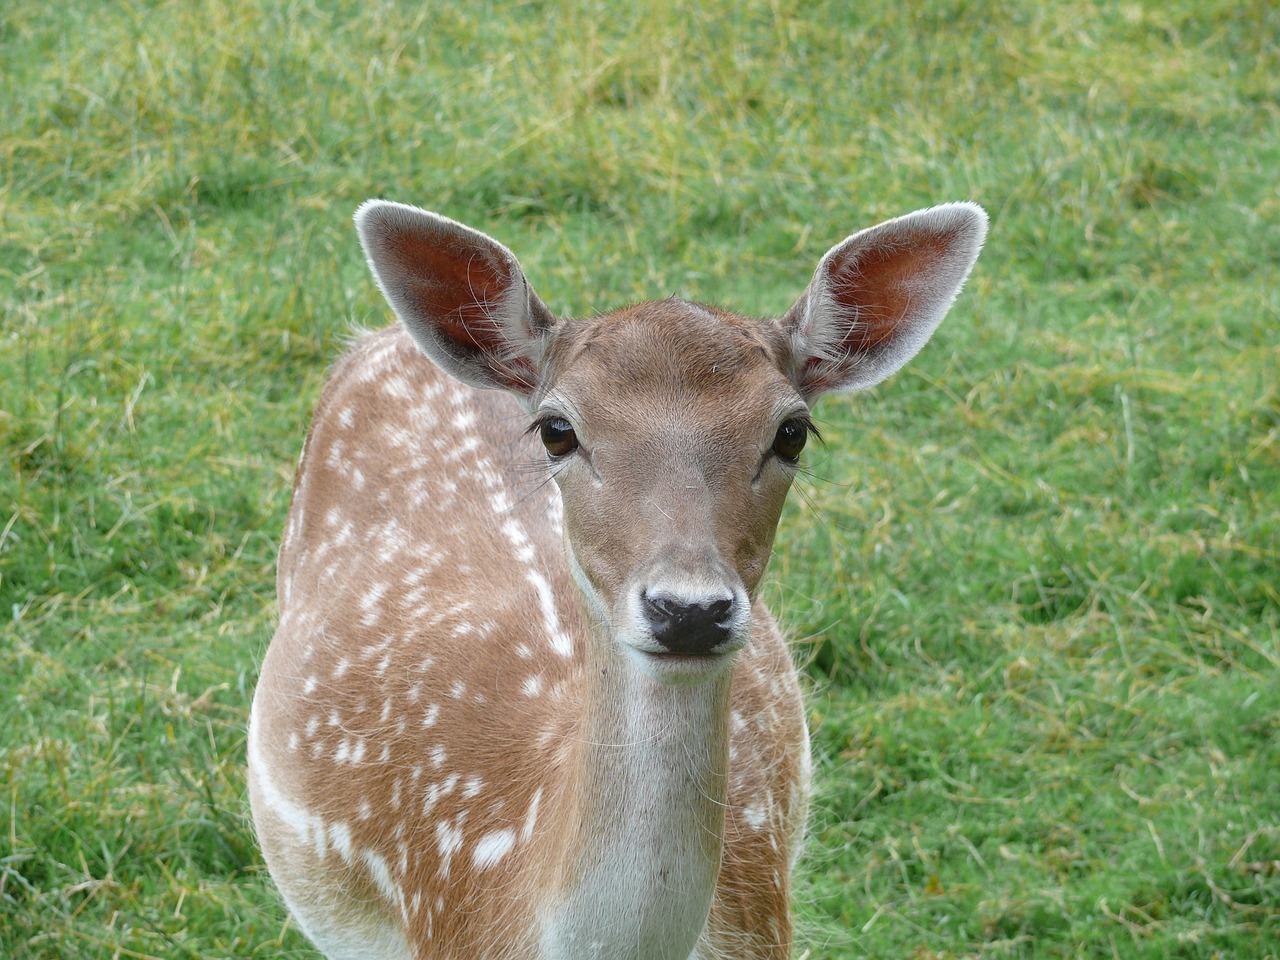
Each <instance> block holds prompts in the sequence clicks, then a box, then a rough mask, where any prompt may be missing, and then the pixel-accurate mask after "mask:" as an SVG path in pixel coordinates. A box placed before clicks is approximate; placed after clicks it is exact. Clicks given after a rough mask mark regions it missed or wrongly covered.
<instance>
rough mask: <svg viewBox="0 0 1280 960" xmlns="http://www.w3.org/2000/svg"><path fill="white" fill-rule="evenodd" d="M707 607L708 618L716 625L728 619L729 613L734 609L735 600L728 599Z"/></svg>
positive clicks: (714, 602)
mask: <svg viewBox="0 0 1280 960" xmlns="http://www.w3.org/2000/svg"><path fill="white" fill-rule="evenodd" d="M705 606H706V608H707V614H708V616H710V617H711V619H712V620H714V621H715V622H716V623H720V622H721V621H723V620H725V619H727V618H728V616H729V611H730V610H732V609H733V599H732V598H727V599H724V600H714V601H712V602H711V603H708V604H706V605H705Z"/></svg>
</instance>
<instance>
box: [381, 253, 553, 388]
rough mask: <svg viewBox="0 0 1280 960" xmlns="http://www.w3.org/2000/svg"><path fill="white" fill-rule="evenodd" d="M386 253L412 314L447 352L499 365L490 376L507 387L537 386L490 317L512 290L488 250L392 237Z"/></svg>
mask: <svg viewBox="0 0 1280 960" xmlns="http://www.w3.org/2000/svg"><path fill="white" fill-rule="evenodd" d="M386 252H387V255H388V257H389V258H392V259H394V260H395V261H396V263H397V265H398V266H399V267H400V268H401V270H402V274H401V276H402V277H403V278H405V279H406V282H405V294H406V296H407V298H408V299H409V300H410V304H411V307H412V309H413V311H414V313H415V314H416V315H417V316H420V317H427V318H430V320H431V321H432V326H433V327H434V330H435V332H436V333H437V335H438V336H439V337H440V339H441V340H443V341H445V343H446V344H447V345H448V348H449V349H451V350H453V351H454V352H455V353H457V354H460V355H464V356H466V355H472V356H474V355H476V354H480V355H483V356H484V357H487V358H489V359H490V360H492V361H498V362H500V363H501V366H502V368H503V369H502V370H501V371H499V370H494V371H493V372H494V373H502V374H505V375H506V376H507V377H509V379H510V382H509V383H507V384H506V385H507V386H509V387H513V388H515V387H527V386H529V385H530V384H532V383H533V382H534V381H535V380H536V377H535V376H534V371H533V364H532V363H531V362H530V361H529V359H528V358H526V357H521V356H512V355H511V348H510V343H509V341H508V339H507V337H508V331H507V330H505V329H504V328H503V326H502V321H501V320H500V319H499V318H497V317H495V316H494V315H493V313H492V311H493V310H495V309H498V308H499V307H500V306H501V301H502V299H503V298H504V296H505V295H506V294H507V293H508V291H509V289H510V287H511V283H512V280H511V272H510V269H509V268H508V267H506V266H505V265H504V264H502V263H501V262H499V261H497V260H495V258H494V257H493V255H492V254H491V253H490V252H489V251H487V250H480V249H477V248H476V247H475V246H474V245H473V244H470V243H467V242H466V241H460V240H459V239H457V238H454V237H449V236H441V235H439V234H437V235H435V236H424V235H422V234H420V233H417V232H414V231H405V232H402V233H396V234H394V235H392V236H390V237H388V238H387V251H386ZM495 365H496V364H495Z"/></svg>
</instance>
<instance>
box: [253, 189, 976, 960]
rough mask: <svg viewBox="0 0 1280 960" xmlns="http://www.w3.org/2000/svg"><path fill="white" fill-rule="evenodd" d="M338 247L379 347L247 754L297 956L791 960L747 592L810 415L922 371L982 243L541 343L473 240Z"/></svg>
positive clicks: (778, 678) (545, 324)
mask: <svg viewBox="0 0 1280 960" xmlns="http://www.w3.org/2000/svg"><path fill="white" fill-rule="evenodd" d="M355 223H356V228H357V232H358V235H359V239H360V242H361V245H362V247H363V251H364V254H365V256H366V257H367V260H368V263H369V266H370V268H371V270H372V272H373V275H374V277H375V278H376V281H377V284H378V286H379V287H380V289H381V292H382V294H383V295H384V296H385V298H386V300H387V302H388V303H389V304H390V306H391V308H392V310H393V311H394V313H395V315H396V317H397V318H398V322H396V323H393V324H392V325H391V326H388V327H386V328H383V329H381V330H379V331H377V332H367V333H364V334H362V335H361V336H360V337H359V339H358V340H357V341H356V343H355V345H354V346H353V347H352V348H351V349H350V351H349V352H348V353H347V354H346V356H345V357H344V358H343V359H342V360H341V361H339V362H338V363H337V365H336V366H335V368H334V370H333V371H332V373H331V375H330V378H329V380H328V383H327V386H326V387H325V388H324V390H323V393H322V395H321V397H320V400H319V403H318V406H317V409H316V412H315V415H314V418H313V421H312V424H311V427H310V430H309V432H308V434H307V438H306V440H305V443H304V446H303V451H302V456H301V459H300V462H299V465H298V469H297V473H296V478H295V481H294V487H293V495H292V502H291V505H290V508H289V512H288V517H287V520H286V525H285V530H284V535H283V538H282V541H281V546H280V552H279V562H278V573H277V589H278V601H279V621H278V628H277V630H276V632H275V635H274V637H273V639H272V640H271V642H270V644H269V646H268V649H267V651H266V654H265V657H264V660H263V663H262V666H261V672H260V676H259V679H258V682H257V687H256V690H255V693H254V696H253V701H252V707H251V711H250V721H249V730H248V736H247V760H248V788H249V801H250V806H251V811H252V817H253V821H254V826H255V829H256V832H257V836H258V838H259V843H260V846H261V849H262V852H263V855H264V858H265V861H266V864H267V867H268V870H269V872H270V875H271V877H272V879H273V880H274V883H275V885H276V886H277V888H278V889H279V891H280V893H281V895H282V897H283V899H284V901H285V903H286V905H287V907H288V909H289V911H290V913H291V914H292V917H293V918H294V919H295V921H296V923H297V924H298V926H299V927H300V928H301V930H302V932H303V933H304V934H305V935H306V936H307V937H308V938H309V939H310V940H311V941H312V942H313V943H314V944H315V945H316V947H317V948H318V949H319V950H320V951H321V952H322V953H323V954H324V955H325V956H326V957H328V958H331V960H388V958H396V960H407V958H414V960H451V958H459V960H462V958H466V960H483V958H489V960H587V958H593V960H783V958H787V957H789V956H790V955H791V950H792V945H793V921H792V916H791V910H790V889H791V884H792V879H791V878H792V871H793V868H794V867H795V865H796V860H797V857H798V855H799V852H800V848H801V842H802V838H803V834H804V829H805V819H806V814H807V809H808V804H809V795H810V781H811V777H812V774H811V762H810V756H809V749H810V748H809V733H808V729H807V726H806V717H805V709H804V704H803V700H802V695H801V683H800V680H799V677H798V674H797V670H796V667H795V666H794V664H793V658H792V655H791V652H790V649H789V647H788V644H787V642H786V641H785V640H784V638H783V634H782V632H781V631H780V629H779V627H778V625H777V624H776V623H775V621H774V619H773V618H772V616H771V615H770V613H769V611H768V609H767V608H766V607H765V605H764V603H763V602H762V601H761V599H760V586H761V581H762V577H763V576H764V574H765V570H766V567H767V565H768V563H769V559H770V554H771V551H772V547H773V541H774V537H775V532H776V530H777V526H778V522H779V517H780V514H781V511H782V507H783V502H784V499H785V498H786V495H787V492H788V490H789V488H790V487H791V485H792V482H793V481H794V480H795V478H796V476H797V472H798V471H799V470H800V464H801V455H802V451H803V450H804V448H805V445H806V441H807V440H808V439H809V438H810V437H811V436H813V435H814V434H815V433H816V432H817V431H816V430H815V426H814V420H813V414H812V413H811V411H812V408H813V404H814V402H815V401H816V400H817V399H818V398H819V397H820V396H822V395H823V394H826V393H828V392H833V391H858V390H864V389H866V388H869V387H871V386H873V385H875V384H878V383H880V382H881V381H883V380H885V379H886V378H887V377H889V376H890V375H891V374H893V373H894V372H895V371H897V370H898V369H899V368H900V367H902V366H903V365H904V364H905V363H906V362H907V361H908V360H910V359H911V358H912V357H913V356H914V355H915V354H916V353H917V352H918V351H919V350H920V348H921V347H922V346H923V345H924V344H925V342H926V341H927V340H928V339H929V338H930V336H931V335H932V333H933V332H934V330H935V329H936V328H937V326H938V325H939V324H940V323H941V321H942V319H943V317H944V315H945V314H946V313H947V311H948V310H949V309H950V307H951V305H952V303H953V301H954V300H955V298H956V297H957V295H958V294H959V292H960V289H961V287H962V285H963V284H964V282H965V280H966V278H967V277H968V275H969V272H970V270H971V269H972V267H973V264H974V262H975V260H976V259H977V256H978V253H979V250H980V248H981V246H982V243H983V241H984V239H985V236H986V230H987V217H986V214H985V213H984V212H983V210H982V208H981V207H979V206H977V205H976V204H973V203H969V202H960V203H949V204H943V205H940V206H935V207H932V208H929V209H925V210H921V211H917V212H915V213H911V214H908V215H906V216H903V217H899V218H896V219H892V220H888V221H886V222H884V223H881V224H879V225H878V226H874V227H871V228H869V229H865V230H862V231H860V232H857V233H854V234H853V235H851V236H849V237H847V238H846V239H845V240H843V241H841V242H840V243H839V244H837V245H836V246H834V247H832V248H831V249H830V250H829V251H828V252H827V253H826V254H825V255H824V256H823V257H822V258H821V260H820V261H819V263H818V266H817V269H816V271H815V273H814V275H813V278H812V280H811V282H810V283H809V284H808V286H807V287H806V288H805V289H804V290H803V292H802V293H801V294H800V296H799V298H798V299H797V300H796V301H795V303H794V305H793V306H792V307H791V308H790V309H789V310H788V311H787V312H786V313H785V314H784V315H782V316H781V317H780V318H771V319H755V318H749V317H746V316H742V315H739V314H736V313H733V312H731V311H728V310H725V309H721V308H719V307H715V306H709V305H706V304H701V303H695V302H690V301H686V300H683V299H680V298H678V297H671V298H669V299H666V300H661V301H652V302H645V303H639V304H635V305H631V306H627V307H624V308H621V309H617V310H614V311H612V312H606V313H601V314H598V315H596V316H593V317H589V318H583V319H576V320H570V319H564V318H561V317H558V316H556V315H555V314H553V313H552V311H551V310H550V309H549V308H548V307H547V306H546V305H545V304H544V303H543V301H542V300H541V299H539V297H538V296H537V295H536V294H535V293H534V291H533V289H532V287H531V286H530V284H529V282H528V280H527V279H526V277H525V274H524V272H523V270H522V269H521V267H520V264H519V263H518V261H517V260H516V257H515V255H514V254H512V253H511V251H510V250H508V249H507V248H506V247H505V246H503V245H502V244H501V243H499V242H498V241H496V240H494V239H492V238H490V237H489V236H487V235H486V234H484V233H481V232H479V231H477V230H475V229H472V228H470V227H467V226H464V225H463V224H461V223H457V222H455V221H453V220H450V219H448V218H446V217H444V216H441V215H438V214H435V213H430V212H427V211H425V210H422V209H419V208H416V207H412V206H408V205H404V204H400V203H394V202H390V201H384V200H371V201H368V202H366V203H364V204H363V205H361V206H360V208H359V209H358V211H357V212H356V214H355Z"/></svg>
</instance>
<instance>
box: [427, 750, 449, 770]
mask: <svg viewBox="0 0 1280 960" xmlns="http://www.w3.org/2000/svg"><path fill="white" fill-rule="evenodd" d="M445 759H446V754H445V752H444V745H443V744H439V743H437V744H436V745H435V748H434V749H432V751H431V762H432V763H433V764H435V767H436V769H437V770H439V769H440V768H441V767H443V766H444V761H445Z"/></svg>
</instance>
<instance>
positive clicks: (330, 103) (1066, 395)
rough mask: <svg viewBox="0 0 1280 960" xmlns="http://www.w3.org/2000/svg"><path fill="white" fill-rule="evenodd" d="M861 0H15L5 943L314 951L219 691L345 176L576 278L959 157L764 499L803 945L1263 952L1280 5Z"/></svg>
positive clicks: (693, 251) (581, 289)
mask: <svg viewBox="0 0 1280 960" xmlns="http://www.w3.org/2000/svg"><path fill="white" fill-rule="evenodd" d="M859 6H861V5H852V4H842V3H836V2H825V3H824V2H821V0H819V2H810V3H800V2H796V0H771V2H763V0H755V2H746V3H739V4H733V5H729V4H726V3H722V2H716V3H706V4H692V3H677V2H663V3H658V4H654V5H652V6H650V7H648V8H641V7H631V6H627V5H624V4H616V3H609V2H605V0H595V2H585V0H580V2H566V3H543V2H526V3H509V4H508V3H484V2H481V3H466V4H463V3H449V2H440V3H434V4H430V5H407V4H406V5H401V4H391V3H378V2H370V3H361V4H355V3H344V2H336V0H311V2H306V0H295V2H286V0H281V2H277V3H271V2H267V0H249V2H243V3H228V2H225V0H191V2H181V3H180V2H161V3H141V2H134V3H128V2H118V3H104V4H94V5H70V6H68V5H54V6H50V5H47V4H38V3H34V2H30V0H11V2H9V3H6V4H5V5H4V7H3V9H2V10H0V61H2V62H3V63H4V65H5V66H4V69H3V70H0V103H4V104H5V111H4V116H3V118H2V119H0V452H2V453H3V455H4V468H3V472H2V473H0V616H2V617H3V626H0V730H3V731H4V733H3V734H0V791H2V792H3V796H2V797H0V799H3V803H2V804H0V811H2V812H0V826H2V827H3V832H2V834H0V956H6V957H10V956H11V957H15V958H22V960H26V958H80V957H85V958H97V957H113V958H114V957H124V958H128V957H135V958H142V957H166V958H169V957H172V958H181V957H193V958H196V957H199V958H214V957H237V958H239V957H255V956H264V957H266V956H270V957H281V956H288V957H312V956H314V955H315V954H314V953H313V952H312V951H311V950H310V948H309V947H308V945H307V944H306V943H305V941H304V940H303V939H302V937H301V936H300V935H299V934H298V933H297V932H296V930H294V929H293V928H292V927H291V926H290V924H289V922H288V921H287V919H286V917H285V914H284V912H283V911H282V909H281V908H280V906H279V905H278V903H277V902H276V899H275V897H274V894H273V893H272V891H271V888H270V885H269V882H268V878H267V876H266V873H265V870H264V869H263V867H262V865H261V860H260V857H259V855H258V853H257V851H256V848H255V844H254V841H253V839H252V834H251V831H250V829H249V825H248V822H247V818H246V815H245V799H244V776H243V766H244V726H245V721H246V718H247V712H248V702H249V696H250V693H251V690H252V687H253V683H254V678H255V671H256V665H257V663H258V660H259V658H260V656H261V654H262V652H263V649H264V647H265V644H266V642H267V640H268V639H269V637H270V634H271V631H272V624H273V617H274V612H273V565H274V557H275V547H276V543H277V539H278V535H279V531H280V529H281V525H282V519H283V516H284V511H285V509H286V507H287V500H288V492H289V484H290V481H291V473H292V468H293V464H294V462H295V459H296V454H297V450H298V448H299V445H300V440H301V436H302V432H303V430H304V428H305V424H306V422H307V417H308V413H309V410H310V409H311V407H312V405H313V404H314V402H315V399H316V396H317V393H318V390H319V388H320V386H321V384H322V382H323V380H324V376H325V371H326V368H327V365H328V364H329V363H330V362H331V361H332V360H333V359H334V358H335V357H336V356H337V355H338V354H339V353H340V351H341V349H342V344H343V343H344V341H345V340H346V338H347V336H348V334H349V331H350V329H351V327H352V325H353V324H375V325H376V324H380V323H382V322H383V321H384V320H385V319H386V317H387V311H386V309H385V308H384V307H383V305H382V304H381V302H380V300H379V298H378V296H377V294H376V291H375V289H374V286H373V284H372V282H371V281H370V279H369V277H368V276H367V274H366V270H365V267H364V265H363V264H362V263H361V258H360V256H359V254H358V251H357V247H356V244H355V240H354V236H353V233H352V230H351V227H350V222H349V216H350V213H351V212H352V210H353V209H354V208H355V206H356V204H357V203H358V202H359V201H361V200H363V199H365V198H366V197H370V196H387V197H391V198H395V199H401V200H405V201H408V202H415V203H419V204H421V205H424V206H428V207H431V208H434V209H438V210H441V211H443V212H446V213H448V214H450V215H452V216H454V217H456V218H459V219H462V220H464V221H466V222H469V223H472V224H474V225H476V226H478V227H481V228H483V229H487V230H489V231H490V232H492V233H494V234H495V235H497V236H498V237H499V238H501V239H502V240H503V241H504V242H505V243H506V244H508V245H509V246H510V247H512V249H514V250H515V251H516V252H517V253H518V254H519V256H520V257H521V259H522V261H523V263H524V266H525V268H526V270H527V272H528V273H529V274H530V276H531V278H532V280H533V282H534V284H535V285H536V286H537V288H538V289H539V291H540V293H541V295H542V296H543V297H544V298H545V299H546V300H547V301H548V302H549V303H550V304H551V305H552V306H553V308H555V309H556V310H557V311H559V312H562V313H579V314H581V313H588V312H591V311H594V310H597V309H603V308H607V307H609V306H613V305H616V304H618V303H620V302H623V301H627V300H632V299H637V298H642V297H649V296H663V295H666V294H668V293H673V292H679V293H683V294H685V295H688V296H692V297H697V298H699V299H703V300H709V301H716V302H722V303H725V304H726V305H731V306H734V307H736V308H738V309H740V310H743V311H746V312H753V313H760V314H767V313H778V312H780V311H782V310H783V309H785V308H786V307H787V306H788V305H789V303H790V302H791V300H792V299H793V298H794V297H795V295H796V294H797V293H798V291H799V290H800V288H801V287H802V285H803V283H804V282H805V281H806V280H807V277H808V275H809V273H810V271H811V270H812V268H813V265H814V263H815V262H816V260H817V258H818V257H819V256H820V255H821V254H822V252H824V251H825V250H826V248H827V247H828V246H829V245H830V244H832V243H834V242H835V241H837V240H839V239H840V238H842V237H843V236H844V235H846V234H847V233H849V232H850V231H852V230H854V229H856V228H858V227H861V226H865V225H869V224H871V223H873V222H875V221H877V220H878V219H882V218H884V217H888V216H892V215H895V214H897V213H901V212H905V211H907V210H911V209H914V208H916V207H919V206H924V205H927V204H929V203H932V202H937V201H941V200H949V199H964V198H972V199H975V200H978V201H979V202H981V203H983V204H984V205H985V206H986V207H987V208H988V209H989V210H990V211H991V213H992V215H993V230H992V235H991V239H990V241H989V243H988V246H987V250H986V252H985V253H984V254H983V257H982V259H981V261H980V262H979V266H978V269H977V271H976V274H975V276H974V278H973V280H972V281H971V282H970V284H969V286H968V288H967V290H966V292H965V294H964V295H963V297H962V299H961V301H960V303H959V304H958V305H957V307H956V309H955V310H954V311H953V314H952V316H951V318H950V319H949V320H948V321H947V323H946V325H944V327H943V328H942V330H941V332H940V333H939V334H938V336H937V337H936V338H935V339H934V342H933V343H931V344H930V346H929V347H928V348H927V349H926V351H925V352H924V353H923V354H922V355H921V357H920V358H918V360H917V361H916V362H915V363H914V364H913V365H912V366H911V367H910V368H908V370H906V371H904V372H903V373H902V374H900V375H898V376H897V377H896V378H894V380H892V381H891V382H890V383H888V384H886V385H884V386H882V387H880V388H878V389H877V390H875V391H873V392H872V393H871V394H869V395H866V396H863V397H859V398H857V399H856V400H853V401H851V400H849V399H847V398H834V399H827V400H825V401H824V402H823V403H822V405H821V406H820V407H819V410H818V416H819V420H820V423H821V425H822V429H823V433H824V435H825V436H826V437H827V441H828V445H827V447H826V448H825V449H823V450H820V451H816V452H815V453H814V455H813V456H811V457H810V459H809V468H810V470H811V473H812V476H811V477H810V478H809V480H808V481H807V482H805V483H804V484H803V486H802V487H801V488H800V489H799V490H798V491H797V494H796V495H795V496H793V502H792V504H791V507H790V508H789V510H788V514H787V516H786V517H785V519H784V526H783V529H782V532H781V533H780V536H779V542H778V555H777V557H776V559H775V565H774V568H773V576H772V581H771V583H770V586H769V594H770V597H771V599H772V602H773V604H774V606H775V609H776V610H777V611H779V612H780V613H781V614H782V616H783V619H784V620H785V621H786V623H787V624H788V625H789V627H790V629H791V630H792V632H793V634H794V635H795V636H796V637H797V651H798V655H799V656H800V657H801V658H802V659H804V660H805V661H806V662H807V663H808V672H809V676H810V678H811V683H810V686H811V688H812V692H813V696H812V716H813V722H814V726H815V736H816V749H817V753H818V755H819V759H820V777H819V788H818V802H817V809H816V811H815V815H814V818H813V829H812V838H811V841H810V844H809V852H808V856H807V858H806V860H805V862H804V864H803V867H802V875H801V878H800V881H799V900H800V904H799V908H800V913H801V918H802V926H803V928H804V932H805V941H804V943H803V945H802V950H803V951H807V956H808V957H809V958H812V960H818V958H832V960H836V958H848V957H852V956H868V957H912V958H917V960H924V958H961V957H966V958H967V957H1027V958H1031V957H1036V958H1040V957H1044V958H1068V957H1069V958H1094V957H1096V958H1113V957H1124V958H1147V957H1151V958H1155V957H1161V958H1163V957H1177V958H1214V957H1222V958H1264V957H1273V958H1274V957H1276V956H1280V950H1278V948H1277V946H1276V945H1277V944H1280V790H1278V789H1277V783H1278V774H1277V771H1280V578H1278V577H1277V569H1278V568H1280V348H1278V347H1277V332H1276V331H1277V328H1278V326H1280V324H1278V321H1280V293H1278V292H1277V291H1278V287H1277V284H1276V277H1277V276H1278V275H1280V188H1278V187H1277V183H1278V182H1280V181H1277V178H1276V174H1275V171H1276V170H1277V169H1280V136H1278V135H1277V133H1276V131H1277V130H1280V122H1278V121H1280V107H1278V106H1277V104H1278V103H1280V43H1278V41H1277V38H1278V37H1280V14H1277V11H1276V9H1275V8H1274V6H1273V5H1272V4H1270V3H1267V2H1263V0H1256V2H1247V0H1246V2H1225V0H1224V2H1196V3H1192V2H1191V0H1171V2H1168V3H1154V2H1135V3H1130V4H1124V5H1121V4H1105V3H1092V2H1087V0H1055V2H1048V3H1040V2H1036V3H1032V2H1030V0H1014V2H1011V3H1005V4H1000V5H998V6H997V5H991V6H990V7H987V6H986V5H979V4H968V3H958V2H951V0H927V2H926V0H905V2H901V3H895V4H881V5H866V7H865V8H863V9H859Z"/></svg>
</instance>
